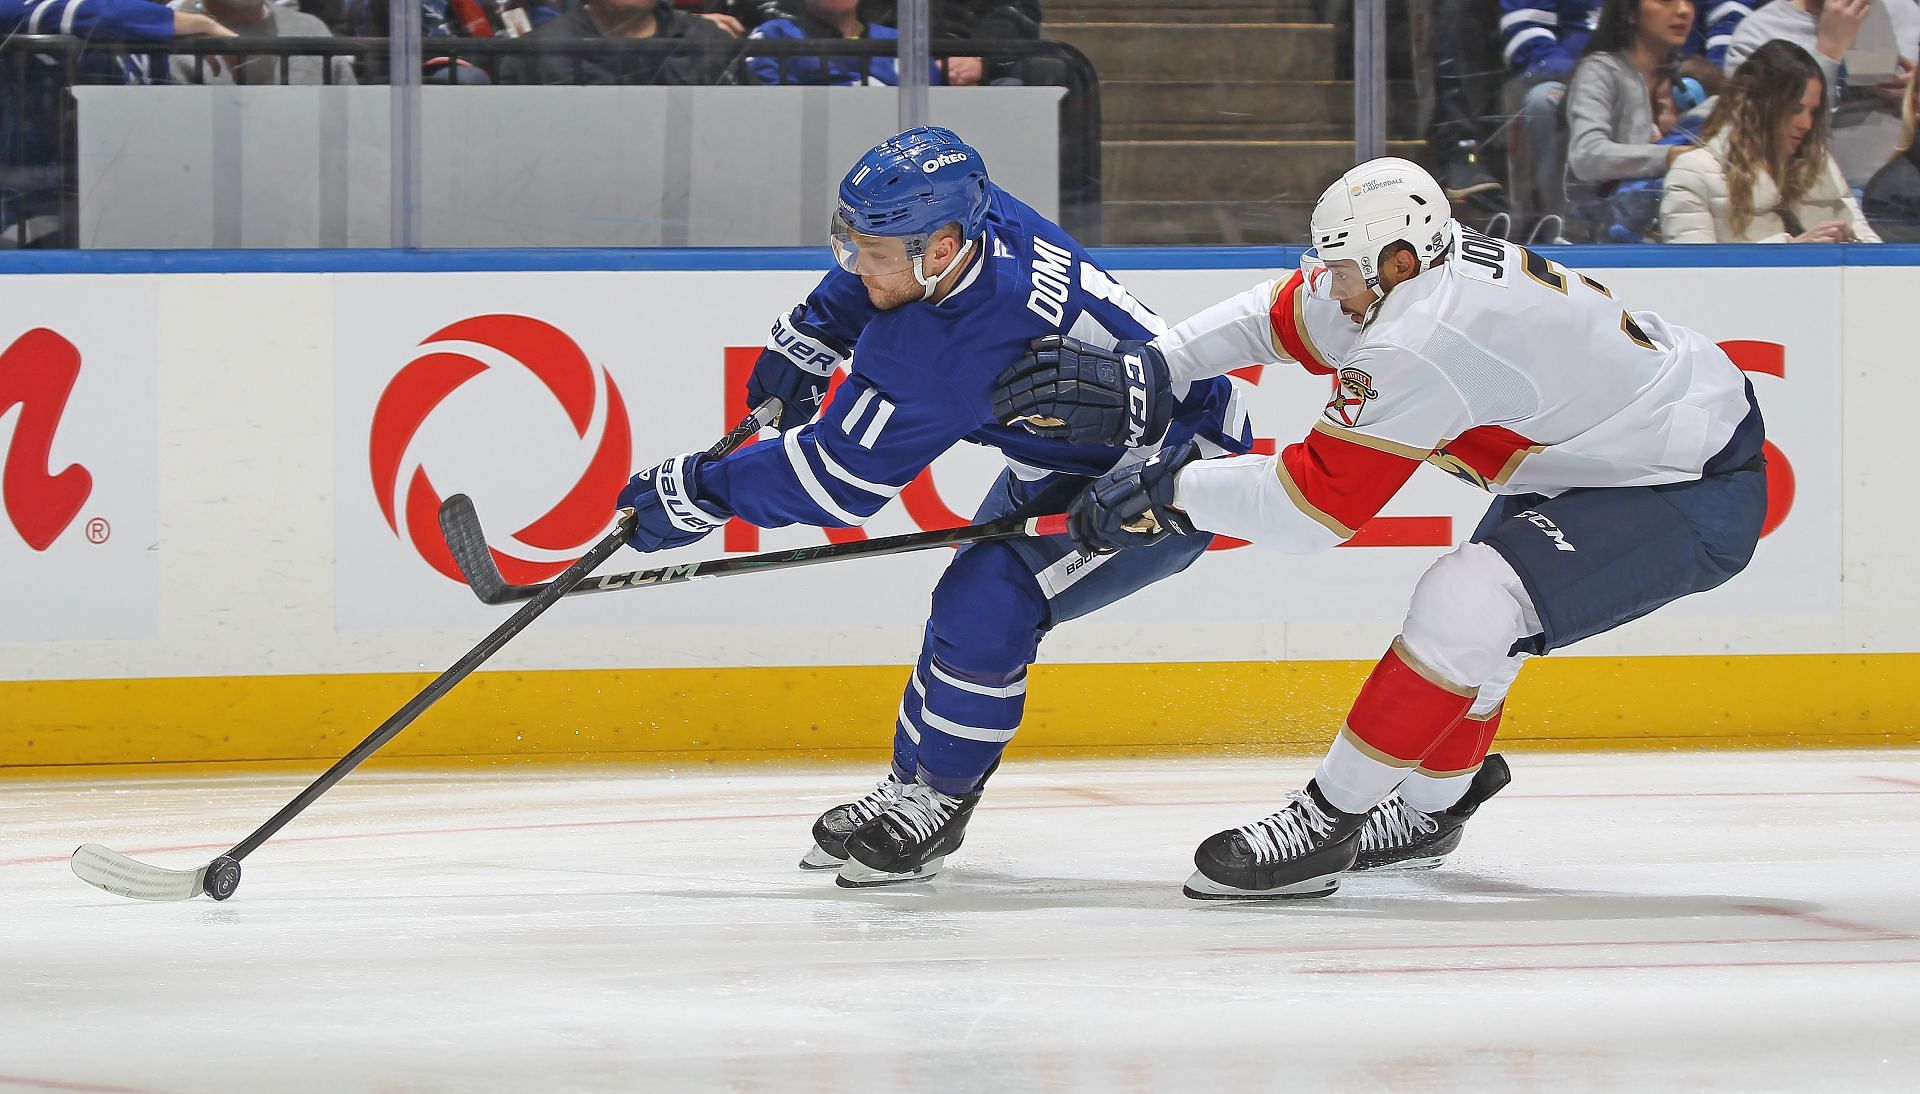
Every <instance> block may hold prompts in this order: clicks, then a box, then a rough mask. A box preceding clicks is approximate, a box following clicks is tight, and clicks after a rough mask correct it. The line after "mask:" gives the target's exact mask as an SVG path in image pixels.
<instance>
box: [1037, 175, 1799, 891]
mask: <svg viewBox="0 0 1920 1094" xmlns="http://www.w3.org/2000/svg"><path fill="white" fill-rule="evenodd" d="M1312 241H1313V244H1314V246H1313V248H1312V249H1311V250H1309V251H1308V252H1307V254H1306V256H1305V257H1304V258H1303V259H1302V262H1301V270H1300V271H1299V272H1298V273H1295V274H1293V275H1292V276H1291V277H1289V278H1287V279H1286V280H1284V281H1282V282H1275V283H1269V284H1267V285H1264V286H1260V287H1258V288H1256V289H1254V290H1252V291H1250V292H1248V293H1244V294H1242V295H1240V296H1238V297H1235V298H1232V299H1230V300H1227V301H1223V302H1222V303H1220V304H1217V305H1215V306H1214V307H1212V308H1209V309H1207V310H1206V311H1203V312H1201V313H1200V314H1199V315H1196V316H1194V317H1193V318H1192V319H1189V320H1187V321H1186V322H1184V323H1182V324H1180V325H1178V326H1177V327H1175V328H1174V329H1173V330H1171V331H1169V332H1168V333H1166V334H1164V335H1162V336H1160V337H1159V338H1158V339H1157V340H1156V341H1155V343H1154V344H1153V345H1152V346H1151V347H1149V348H1148V349H1146V350H1143V351H1141V352H1154V351H1157V352H1158V353H1159V354H1160V355H1162V356H1163V357H1164V358H1165V363H1166V368H1165V369H1164V370H1157V369H1148V370H1144V371H1146V372H1148V374H1154V373H1156V372H1157V373H1160V374H1164V375H1167V376H1169V377H1170V378H1172V379H1174V380H1180V379H1187V380H1190V379H1193V378H1196V377H1200V376H1210V375H1217V374H1219V373H1221V372H1224V371H1226V370H1228V369H1232V368H1236V367H1239V366H1241V365H1244V364H1247V363H1249V362H1250V361H1264V362H1279V361H1281V360H1285V359H1292V360H1296V361H1299V362H1300V363H1301V364H1302V365H1305V366H1307V367H1308V368H1310V369H1313V370H1315V371H1324V372H1327V373H1329V374H1331V376H1332V378H1333V391H1334V395H1333V398H1332V399H1331V400H1330V401H1329V402H1328V403H1327V407H1326V411H1325V413H1324V414H1323V416H1322V418H1321V419H1320V420H1319V421H1318V422H1316V423H1315V424H1314V428H1313V430H1312V431H1311V432H1310V433H1309V434H1308V435H1307V437H1306V439H1304V440H1303V441H1301V442H1300V443H1298V444H1293V445H1290V446H1288V447H1287V448H1285V449H1284V450H1283V451H1281V452H1280V453H1278V454H1277V455H1273V456H1235V457H1230V458H1226V459H1208V460H1192V459H1191V455H1190V454H1186V455H1183V454H1180V453H1176V452H1173V451H1165V452H1163V453H1162V454H1161V455H1160V456H1158V457H1156V458H1155V459H1154V460H1153V461H1151V462H1149V463H1147V464H1146V465H1143V466H1136V467H1131V468H1126V469H1122V470H1117V471H1115V472H1112V473H1109V474H1108V475H1106V476H1104V477H1102V478H1101V479H1100V480H1098V481H1097V482H1096V483H1095V484H1094V485H1093V486H1092V487H1091V488H1089V489H1088V491H1087V492H1086V493H1085V494H1083V495H1081V496H1080V498H1079V499H1078V500H1076V501H1075V502H1074V504H1073V508H1072V512H1071V518H1072V519H1071V523H1072V527H1073V533H1074V538H1075V540H1076V542H1077V543H1078V544H1079V545H1080V546H1081V548H1082V549H1083V550H1087V551H1110V550H1119V549H1125V548H1130V547H1137V546H1142V545H1146V544H1151V543H1153V542H1156V541H1157V540H1158V539H1159V538H1160V537H1162V536H1165V535H1168V534H1190V533H1192V532H1194V531H1196V530H1204V531H1210V532H1214V533H1218V534H1223V535H1229V536H1236V537H1239V538H1241V539H1248V540H1252V541H1254V542H1255V543H1258V544H1263V545H1265V546H1268V547H1274V548H1278V549H1280V550H1282V551H1287V552H1292V553H1306V552H1311V551H1318V550H1322V549H1325V548H1328V547H1332V546H1334V545H1336V544H1339V543H1341V542H1343V541H1345V540H1346V539H1348V538H1350V537H1352V536H1353V535H1354V533H1355V532H1356V531H1357V530H1358V529H1359V528H1360V527H1361V526H1363V525H1364V524H1366V523H1367V521H1368V520H1370V519H1372V517H1373V516H1374V515H1375V514H1376V513H1378V512H1379V511H1380V509H1381V508H1382V507H1383V506H1384V505H1385V504H1386V503H1387V501H1388V500H1389V499H1390V498H1392V497H1393V495H1394V494H1395V493H1396V492H1397V491H1398V490H1399V489H1400V487H1401V486H1402V485H1403V484H1404V483H1405V482H1406V480H1407V479H1408V477H1409V476H1411V475H1412V474H1413V472H1414V471H1415V470H1416V469H1417V468H1418V467H1419V466H1420V464H1421V463H1423V462H1425V463H1433V464H1436V465H1438V466H1440V467H1441V468H1443V469H1445V470H1447V471H1448V472H1450V473H1452V474H1454V475H1456V476H1458V477H1460V478H1462V479H1464V480H1466V481H1467V482H1469V483H1471V484H1473V485H1475V486H1478V487H1480V488H1482V489H1485V490H1488V491H1490V492H1492V493H1493V494H1495V495H1497V496H1496V497H1495V499H1494V501H1493V504H1492V506H1491V508H1489V509H1488V511H1487V514H1486V516H1485V517H1484V518H1483V519H1482V521H1481V522H1480V524H1479V526H1478V527H1477V528H1476V529H1475V530H1474V533H1473V535H1472V536H1471V537H1470V539H1469V540H1468V542H1466V543H1463V544H1461V545H1460V546H1459V547H1457V548H1456V549H1454V550H1453V551H1451V552H1449V553H1448V554H1446V555H1443V556H1442V557H1441V558H1440V559H1439V560H1437V561H1436V562H1435V563H1434V564H1433V565H1432V566H1431V567H1429V568H1428V570H1427V571H1426V573H1425V574H1424V575H1423V576H1422V577H1421V579H1420V581H1419V583H1418V585H1417V586H1416V587H1415V589H1414V593H1413V599H1412V603H1411V605H1410V607H1409V609H1408V612H1407V616H1406V619H1405V622H1404V623H1403V624H1402V626H1401V631H1400V634H1399V636H1398V637H1396V638H1395V639H1394V640H1393V642H1392V644H1391V646H1390V648H1389V649H1388V650H1387V652H1386V654H1385V656H1383V657H1382V658H1381V659H1380V662H1379V663H1378V665H1376V666H1375V668H1374V670H1373V672H1372V673H1371V675H1370V676H1369V677H1368V679H1367V681H1366V683H1365V684H1364V685H1363V686H1362V688H1361V690H1360V694H1359V696H1358V697H1357V698H1356V700H1355V702H1354V704H1353V707H1352V709H1351V711H1350V712H1349V714H1348V716H1347V720H1346V723H1345V724H1344V725H1343V726H1342V727H1341V729H1340V731H1339V734H1338V735H1337V737H1336V738H1335V740H1334V741H1333V743H1332V746H1331V747H1330V748H1329V750H1328V752H1327V755H1326V757H1325V758H1324V759H1323V760H1322V761H1321V764H1320V768H1319V770H1318V772H1317V773H1316V774H1315V776H1314V778H1313V780H1312V781H1311V782H1309V783H1308V784H1307V786H1306V788H1305V789H1304V790H1302V791H1297V792H1294V793H1292V794H1291V795H1289V801H1288V802H1287V804H1286V805H1284V806H1283V807H1282V808H1281V809H1280V810H1279V811H1277V812H1275V813H1273V814H1271V815H1269V816H1267V817H1265V818H1262V819H1260V820H1257V821H1254V822H1253V823H1250V824H1246V825H1242V826H1241V827H1239V828H1235V829H1230V830H1228V831H1225V832H1220V833H1217V834H1215V835H1214V836H1212V837H1210V838H1208V839H1207V840H1206V841H1204V842H1203V843H1202V844H1201V845H1200V847H1199V849H1198V850H1197V851H1196V852H1195V855H1194V860H1195V865H1196V866H1197V868H1198V872H1196V873H1195V874H1194V875H1193V877H1192V878H1191V879H1190V880H1189V881H1188V883H1187V886H1186V893H1187V895H1188V896H1191V897H1196V898H1201V899H1222V898H1239V897H1313V896H1325V895H1327V894H1329V893H1332V892H1333V891H1334V890H1335V889H1337V888H1338V887H1339V884H1340V877H1341V875H1342V874H1344V873H1345V872H1346V871H1348V870H1350V869H1353V868H1355V867H1356V866H1359V867H1361V868H1365V867H1378V866H1386V865H1396V864H1397V865H1403V866H1404V865H1432V864H1436V863H1437V862H1438V861H1439V860H1440V859H1441V858H1444V857H1445V855H1446V854H1447V853H1448V852H1450V851H1451V850H1452V849H1453V847H1454V846H1455V845H1456V844H1457V843H1458V841H1459V837H1460V828H1461V825H1462V824H1463V823H1464V822H1465V820H1466V818H1467V817H1468V816H1470V815H1471V814H1472V813H1473V811H1474V810H1475V809H1476V808H1477V807H1478V806H1479V805H1480V803H1482V802H1484V801H1485V800H1486V799H1487V798H1489V797H1491V796H1492V795H1493V794H1494V793H1496V792H1497V791H1498V790H1499V789H1500V788H1501V787H1502V786H1504V785H1505V784H1506V782H1507V779H1508V773H1507V769H1506V765H1505V763H1504V762H1502V761H1501V760H1500V757H1498V756H1489V755H1488V748H1489V746H1490V745H1491V742H1492V740H1493V737H1494V734H1495V732H1496V731H1497V730H1498V727H1499V721H1500V713H1501V705H1502V702H1503V701H1504V699H1505V698H1506V695H1507V692H1508V689H1509V688H1511V687H1512V685H1513V682H1514V679H1515V676H1516V674H1517V673H1518V672H1519V669H1520V666H1521V663H1522V662H1523V661H1524V660H1525V659H1526V658H1527V657H1529V656H1535V655H1540V654H1545V653H1548V652H1550V651H1552V650H1556V649H1560V648H1562V647H1565V646H1568V645H1570V644H1572V643H1574V642H1578V641H1580V640H1581V639H1583V638H1587V637H1589V636H1592V635H1595V634H1599V633H1601V632H1603V631H1607V630H1610V629H1612V628H1614V627H1617V626H1619V625H1620V624H1622V623H1625V622H1627V621H1629V620H1632V619H1635V618H1638V617H1639V616H1641V615H1644V614H1646V613H1647V612H1650V611H1652V610H1654V609H1655V608H1658V607H1660V606H1661V605H1663V604H1667V603H1670V602H1671V601H1673V600H1675V599H1678V598H1679V597H1682V596H1686V595H1688V594H1690V593H1695V592H1701V591H1704V590H1707V589H1711V588H1714V587H1715V586H1717V585H1719V584H1721V583H1722V582H1724V581H1726V580H1727V579H1728V578H1730V577H1732V576H1733V575H1734V574H1736V573H1738V572H1740V571H1741V570H1742V569H1744V568H1745V567H1746V565H1747V562H1748V561H1749V559H1751V558H1752V555H1753V551H1754V547H1755V545H1756V544H1757V543H1758V541H1759V537H1760V528H1761V523H1762V520H1763V518H1764V516H1765V512H1766V470H1765V465H1764V461H1763V459H1762V456H1761V445H1762V442H1763V441H1764V439H1765V427H1764V425H1763V423H1762V420H1761V416H1760V411H1759V407H1758V405H1757V404H1756V403H1755V401H1754V398H1753V391H1752V388H1751V387H1750V386H1749V385H1748V384H1747V382H1746V380H1745V378H1744V377H1743V376H1742V375H1741V373H1740V370H1739V369H1738V368H1737V367H1736V366H1735V365H1734V364H1733V362H1732V361H1731V360H1729V359H1728V358H1727V356H1726V354H1725V353H1724V352H1722V351H1721V350H1720V348H1719V347H1718V346H1716V345H1714V344H1713V342H1711V341H1710V340H1709V339H1707V338H1706V337H1705V336H1703V335H1701V334H1699V333H1697V332H1694V331H1691V330H1688V329H1686V328H1684V327H1678V326H1674V325H1672V324H1669V323H1667V322H1665V321H1663V320H1662V319H1661V318H1660V317H1659V316H1657V315H1655V314H1653V313H1652V312H1632V313H1629V312H1627V311H1625V310H1624V309H1623V308H1622V306H1621V304H1620V303H1619V302H1617V301H1615V300H1614V299H1613V296H1612V293H1610V292H1609V291H1608V290H1607V288H1606V286H1604V285H1602V284H1600V283H1599V282H1598V281H1595V280H1594V279H1592V278H1590V277H1587V276H1586V275H1584V274H1580V273H1576V272H1574V271H1572V270H1568V269H1566V268H1564V267H1562V266H1561V265H1559V264H1558V263H1555V262H1553V261H1551V260H1548V259H1546V258H1543V257H1541V256H1540V255H1537V254H1534V253H1533V252H1531V251H1528V250H1527V249H1525V248H1523V247H1519V246H1517V245H1514V244H1511V243H1507V242H1505V241H1502V240H1497V239H1492V238H1489V237H1487V236H1483V235H1480V234H1478V233H1475V232H1473V231H1471V230H1469V229H1466V228H1465V227H1463V226H1462V225H1460V224H1458V223H1456V222H1454V221H1452V220H1450V219H1449V217H1448V205H1447V200H1446V197H1445V195H1444V193H1443V192H1442V191H1441V189H1440V187H1439V185H1438V184H1437V183H1436V182H1435V181H1434V180H1433V178H1432V177H1431V176H1429V175H1428V174H1427V173H1426V171H1424V170H1423V169H1421V168H1420V167H1419V166H1417V165H1415V164H1413V163H1410V162H1408V161H1406V160H1400V159H1379V160H1373V161H1370V162H1368V163H1365V164H1362V165H1360V166H1359V167H1356V168H1354V169H1353V170H1351V171H1349V172H1347V173H1346V174H1345V175H1344V176H1343V177H1342V178H1341V179H1340V180H1339V181H1337V182H1335V183H1334V184H1333V185H1332V186H1330V187H1328V189H1327V191H1326V192H1325V193H1324V194H1323V195H1321V198H1320V200H1319V202H1318V204H1317V205H1316V206H1315V208H1314V212H1313V219H1312ZM1343 316H1344V318H1343ZM1034 349H1035V352H1034V353H1033V354H1032V355H1030V356H1029V357H1028V358H1027V359H1025V360H1024V361H1022V362H1021V363H1020V364H1019V365H1016V366H1015V367H1014V368H1013V369H1012V370H1010V371H1009V372H1008V373H1007V374H1006V375H1005V376H1003V378H1002V382H1001V395H1002V402H1003V404H1004V413H1005V417H1004V418H1003V420H1006V421H1009V422H1020V423H1022V424H1025V425H1026V426H1027V427H1028V428H1029V429H1032V430H1034V431H1035V432H1039V433H1042V434H1043V435H1062V434H1065V433H1068V432H1072V431H1075V430H1079V431H1080V432H1081V435H1083V436H1097V435H1098V434H1099V433H1100V432H1101V431H1102V430H1106V429H1111V428H1112V426H1111V424H1110V422H1111V419H1112V417H1113V414H1112V411H1111V409H1110V404H1111V403H1112V400H1113V394H1112V392H1111V391H1103V390H1100V389H1101V387H1102V385H1101V384H1100V383H1099V382H1098V377H1099V376H1100V375H1101V373H1100V371H1099V370H1098V369H1097V368H1094V367H1091V366H1092V365H1094V364H1095V363H1097V358H1098V357H1099V356H1100V352H1101V351H1099V350H1094V349H1090V348H1088V347H1082V346H1078V345H1076V344H1073V343H1071V342H1063V341H1061V340H1059V339H1045V340H1042V342H1041V343H1036V345H1035V347H1034ZM1109 371H1110V370H1109ZM1150 397H1151V398H1157V397H1158V393H1157V392H1152V393H1150Z"/></svg>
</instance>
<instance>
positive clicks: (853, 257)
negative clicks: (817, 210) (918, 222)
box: [832, 213, 925, 277]
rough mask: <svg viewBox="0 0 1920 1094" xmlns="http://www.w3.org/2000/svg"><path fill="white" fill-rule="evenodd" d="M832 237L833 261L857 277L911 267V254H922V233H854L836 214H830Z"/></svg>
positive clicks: (882, 275)
mask: <svg viewBox="0 0 1920 1094" xmlns="http://www.w3.org/2000/svg"><path fill="white" fill-rule="evenodd" d="M832 239H833V260H834V262H836V263H838V264H839V266H840V268H841V269H843V270H845V271H847V272H848V273H850V274H854V275H856V276H859V277H886V276H889V275H891V274H897V273H901V272H903V271H906V270H911V269H913V259H914V256H915V255H918V254H921V253H923V249H924V247H925V239H924V238H923V237H921V236H869V235H856V234H855V233H854V231H853V229H851V228H849V227H847V222H846V221H844V220H842V219H840V214H838V213H835V214H834V216H833V228H832Z"/></svg>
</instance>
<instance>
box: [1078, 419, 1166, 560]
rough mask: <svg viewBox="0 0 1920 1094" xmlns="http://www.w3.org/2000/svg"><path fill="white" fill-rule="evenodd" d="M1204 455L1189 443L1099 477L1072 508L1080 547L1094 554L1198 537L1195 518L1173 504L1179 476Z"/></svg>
mask: <svg viewBox="0 0 1920 1094" xmlns="http://www.w3.org/2000/svg"><path fill="white" fill-rule="evenodd" d="M1198 455H1199V452H1198V451H1197V450H1195V448H1194V447H1193V446H1192V445H1187V446H1185V447H1184V448H1181V449H1178V450H1175V451H1169V452H1161V453H1158V454H1156V455H1155V456H1154V457H1153V458H1152V459H1150V460H1148V461H1146V462H1145V463H1136V464H1130V465H1128V466H1126V467H1121V468H1115V469H1114V470H1112V471H1109V472H1107V473H1106V474H1104V475H1102V476H1100V477H1099V478H1097V479H1095V480H1094V481H1093V485H1092V486H1089V487H1087V489H1086V491H1085V492H1084V493H1082V494H1081V495H1080V496H1079V497H1077V498H1075V499H1073V504H1072V505H1070V506H1068V507H1067V534H1068V535H1070V536H1072V537H1073V543H1074V546H1076V547H1078V548H1080V551H1081V553H1083V554H1089V555H1092V554H1101V553H1104V552H1107V551H1120V550H1124V549H1126V548H1128V547H1148V546H1151V545H1153V544H1155V543H1158V542H1160V541H1161V540H1162V539H1165V538H1166V537H1167V536H1169V535H1176V536H1190V535H1193V533H1194V528H1193V522H1192V521H1190V520H1188V519H1187V515H1186V514H1185V513H1183V512H1181V511H1180V510H1178V509H1175V508H1174V507H1173V494H1174V476H1175V474H1176V473H1178V472H1179V470H1180V469H1181V468H1182V467H1185V466H1186V465H1187V463H1188V462H1190V461H1191V460H1193V459H1194V457H1196V456H1198Z"/></svg>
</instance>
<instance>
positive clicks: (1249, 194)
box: [1100, 141, 1421, 202]
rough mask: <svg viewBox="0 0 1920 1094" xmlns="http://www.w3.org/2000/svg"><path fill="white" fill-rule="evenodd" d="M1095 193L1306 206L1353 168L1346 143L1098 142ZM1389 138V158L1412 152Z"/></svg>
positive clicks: (1410, 144)
mask: <svg viewBox="0 0 1920 1094" xmlns="http://www.w3.org/2000/svg"><path fill="white" fill-rule="evenodd" d="M1100 147H1101V192H1102V194H1103V195H1104V197H1105V199H1106V200H1107V201H1108V202H1115V201H1199V202H1206V201H1281V200H1290V201H1312V200H1314V199H1315V198H1318V197H1319V196H1320V192H1321V191H1322V190H1325V189H1326V188H1327V184H1328V183H1329V182H1332V181H1333V180H1334V178H1335V177H1337V176H1338V175H1339V174H1340V172H1342V171H1345V170H1346V169H1347V168H1349V167H1352V166H1353V164H1354V158H1353V142H1352V141H1102V142H1100ZM1420 148H1421V145H1420V143H1419V142H1416V141H1389V142H1387V154H1388V155H1390V156H1407V157H1409V158H1411V157H1413V156H1415V155H1418V154H1419V151H1420Z"/></svg>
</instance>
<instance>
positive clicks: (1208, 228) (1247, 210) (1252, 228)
mask: <svg viewBox="0 0 1920 1094" xmlns="http://www.w3.org/2000/svg"><path fill="white" fill-rule="evenodd" d="M1312 214H1313V202H1311V201H1109V202H1107V203H1106V204H1105V205H1103V206H1101V234H1100V240H1101V242H1102V243H1104V244H1106V245H1108V246H1115V247H1118V246H1128V245H1148V244H1187V243H1225V244H1263V245H1272V244H1280V245H1284V246H1292V247H1304V246H1306V238H1307V218H1308V217H1309V216H1311V215H1312Z"/></svg>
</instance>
